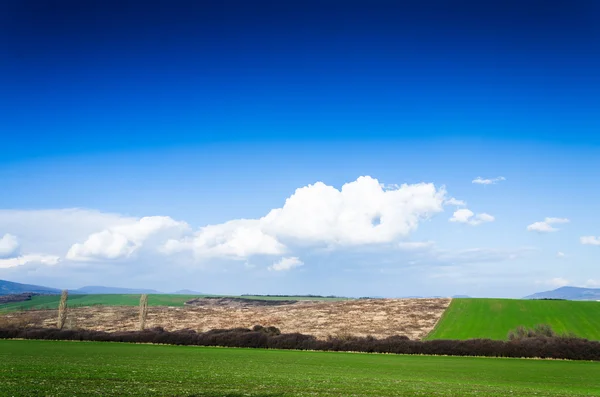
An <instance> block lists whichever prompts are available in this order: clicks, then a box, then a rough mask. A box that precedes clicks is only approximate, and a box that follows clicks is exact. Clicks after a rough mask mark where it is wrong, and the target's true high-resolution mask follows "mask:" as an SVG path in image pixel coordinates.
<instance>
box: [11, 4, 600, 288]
mask: <svg viewBox="0 0 600 397" xmlns="http://www.w3.org/2000/svg"><path fill="white" fill-rule="evenodd" d="M175 3H176V4H173V2H170V4H169V3H167V2H162V1H157V2H150V3H148V4H147V5H146V6H145V7H143V8H142V7H140V6H139V5H138V4H137V2H127V1H125V2H118V3H117V2H110V1H109V2H106V1H105V2H96V1H91V2H87V3H86V4H85V5H82V4H80V3H79V2H70V1H50V2H48V1H9V2H5V3H3V4H2V5H1V6H0V7H2V9H0V11H1V12H0V18H2V20H0V26H1V27H0V35H1V36H2V37H5V38H8V40H3V41H1V43H0V59H1V60H2V61H0V83H1V86H2V87H3V91H2V92H3V95H1V96H0V116H1V117H0V138H1V147H2V150H0V181H1V187H2V192H3V194H2V195H0V239H1V240H0V278H3V279H9V280H14V281H20V282H28V283H41V284H47V285H51V286H58V287H70V288H73V287H79V286H82V285H86V284H105V285H115V286H129V287H150V288H157V289H160V290H164V291H169V290H176V289H181V288H190V289H195V290H200V291H205V292H215V293H319V294H344V295H352V296H364V295H380V296H405V295H444V296H449V295H454V294H469V295H473V296H507V297H518V296H523V295H526V294H529V293H531V292H535V291H538V290H543V289H552V288H554V287H556V286H560V285H565V284H569V285H580V286H584V285H586V286H598V285H600V273H599V270H598V258H599V257H600V241H598V240H597V239H595V238H590V237H594V236H595V237H598V236H600V228H599V227H598V225H599V224H600V215H598V214H600V201H599V200H598V197H600V187H599V186H598V184H597V181H598V169H599V168H600V167H599V166H600V135H599V134H598V131H600V128H599V127H600V118H599V117H598V111H597V109H599V108H600V96H598V95H597V93H598V92H599V89H600V77H599V76H600V75H599V74H598V73H597V70H599V68H600V53H599V52H598V48H600V46H599V44H600V28H599V27H598V25H597V23H596V21H597V18H598V17H599V16H600V8H599V5H598V4H597V2H594V1H574V2H568V3H567V2H547V1H546V2H539V1H525V2H523V1H521V2H512V1H508V2H487V3H486V4H481V2H472V1H461V2H455V3H453V4H450V2H443V1H430V2H407V3H405V4H398V3H397V2H384V1H375V2H369V3H366V2H339V1H325V2H318V3H317V2H310V1H308V2H306V1H305V2H301V3H300V2H293V1H292V2H285V3H277V4H273V3H267V2H256V3H253V4H252V6H251V7H250V6H248V5H245V4H244V2H236V1H232V2H225V3H223V2H212V3H208V2H202V4H201V3H198V2H183V1H182V2H175ZM361 176H369V177H371V178H372V179H376V180H377V183H381V184H384V185H386V186H387V187H386V188H385V189H384V188H381V189H380V191H377V189H375V188H374V186H375V185H376V183H375V184H369V183H367V182H365V181H366V179H360V180H359V179H358V178H359V177H361ZM478 177H481V178H482V179H490V180H492V179H494V178H499V177H503V179H502V180H498V181H496V182H495V183H489V184H478V183H473V181H474V180H476V178H478ZM317 182H322V183H323V184H324V185H323V186H328V187H329V188H327V189H320V188H318V186H321V185H318V186H317V185H315V183H317ZM421 183H425V184H431V185H427V186H430V187H432V188H433V190H431V189H430V190H428V191H427V192H424V193H423V192H419V193H418V194H412V193H411V194H412V195H411V194H409V196H410V197H411V198H410V199H403V198H401V196H402V194H404V193H403V192H410V191H411V190H410V189H414V188H416V186H421V185H418V184H421ZM344 184H349V185H348V186H349V187H348V191H351V193H348V194H346V195H344V194H342V193H339V190H340V189H342V186H343V185H344ZM402 184H408V186H407V187H405V188H404V187H400V185H402ZM395 185H398V186H397V187H394V186H395ZM309 186H310V187H309ZM315 186H317V187H315ZM303 187H308V188H306V189H305V190H303V191H306V192H308V193H307V195H306V196H300V195H296V189H299V188H303ZM331 189H337V190H338V193H335V192H333V191H332V190H331ZM403 189H408V190H403ZM394 192H398V193H394ZM442 193H443V194H442ZM294 197H295V199H294ZM402 197H403V196H402ZM288 198H289V199H290V200H289V202H291V203H292V204H293V205H292V204H290V205H289V206H288V205H287V204H286V199H288ZM450 198H456V199H457V200H462V201H464V202H466V204H464V205H463V204H460V205H456V204H455V203H454V204H450V203H449V201H448V200H449V199H450ZM278 208H282V211H280V214H279V215H277V216H273V217H272V219H271V218H269V219H267V220H264V219H263V220H261V219H262V218H263V217H265V216H267V214H269V213H270V211H271V210H274V209H278ZM73 209H78V210H73ZM466 209H468V210H469V211H472V212H473V215H472V216H471V217H468V216H467V217H464V216H465V215H468V213H465V212H464V211H462V212H459V214H458V216H456V214H455V211H461V210H466ZM382 214H383V215H382ZM461 214H462V216H463V217H461ZM478 214H479V216H480V218H477V216H478ZM481 214H487V216H485V215H481ZM363 215H364V217H375V218H376V217H378V216H381V227H380V228H379V229H378V228H377V225H376V224H371V223H368V222H367V223H365V222H366V221H365V220H364V219H363ZM490 217H491V218H490ZM330 218H331V219H330ZM451 218H454V219H455V221H450V219H451ZM492 218H493V220H492ZM546 218H557V219H550V221H549V222H546V223H545V224H544V225H540V224H538V225H537V226H533V227H530V229H534V230H528V226H530V225H533V224H535V223H536V222H544V220H545V219H546ZM141 219H143V220H141ZM242 219H246V220H250V221H248V222H246V221H240V220H242ZM324 219H327V221H326V222H325V221H324ZM340 219H341V220H340ZM365 219H366V218H365ZM414 219H417V221H415V222H413V220H414ZM477 219H479V221H478V220H477ZM459 220H460V221H459ZM567 220H568V222H567ZM363 221H364V222H363ZM227 222H229V223H227ZM344 222H348V223H344ZM207 226H208V228H207ZM309 231H310V233H309ZM211 233H214V234H211ZM582 237H584V239H583V240H582ZM585 237H587V238H585ZM169 242H170V243H169ZM582 242H585V244H583V243H582ZM596 243H598V244H596ZM411 244H412V245H411ZM559 253H560V254H559ZM276 264H279V265H276Z"/></svg>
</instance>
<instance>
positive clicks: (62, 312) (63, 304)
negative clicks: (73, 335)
mask: <svg viewBox="0 0 600 397" xmlns="http://www.w3.org/2000/svg"><path fill="white" fill-rule="evenodd" d="M68 297H69V291H67V290H66V289H64V290H63V291H62V293H61V294H60V303H59V304H58V329H63V327H64V326H65V321H66V320H67V298H68Z"/></svg>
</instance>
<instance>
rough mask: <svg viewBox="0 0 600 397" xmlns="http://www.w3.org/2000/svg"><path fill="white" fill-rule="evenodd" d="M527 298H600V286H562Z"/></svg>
mask: <svg viewBox="0 0 600 397" xmlns="http://www.w3.org/2000/svg"><path fill="white" fill-rule="evenodd" d="M525 299H568V300H574V301H580V300H600V288H579V287H560V288H557V289H555V290H552V291H545V292H538V293H536V294H533V295H529V296H526V297H525Z"/></svg>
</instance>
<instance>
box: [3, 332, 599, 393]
mask: <svg viewBox="0 0 600 397" xmlns="http://www.w3.org/2000/svg"><path fill="white" fill-rule="evenodd" d="M598 374H600V363H597V362H585V361H550V360H519V359H497V358H474V357H429V356H400V355H378V354H358V353H328V352H300V351H285V350H260V349H227V348H207V347H190V346H157V345H134V344H122V343H101V342H51V341H21V340H19V341H12V340H3V341H0V395H2V396H41V395H45V396H87V395H102V396H117V395H134V396H214V397H216V396H221V397H241V396H254V397H258V396H261V397H266V396H271V397H275V396H339V397H341V396H344V397H346V396H489V397H493V396H502V397H504V396H508V395H510V396H533V395H536V396H600V376H598Z"/></svg>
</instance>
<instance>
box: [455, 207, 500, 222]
mask: <svg viewBox="0 0 600 397" xmlns="http://www.w3.org/2000/svg"><path fill="white" fill-rule="evenodd" d="M495 219H496V218H494V217H493V216H492V215H490V214H486V213H485V212H483V213H481V214H477V215H476V214H475V213H474V212H473V211H471V210H469V209H467V208H462V209H459V210H456V211H454V214H453V215H452V218H450V219H449V221H450V222H456V223H465V224H468V225H471V226H477V225H480V224H482V223H486V222H493V221H494V220H495Z"/></svg>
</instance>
